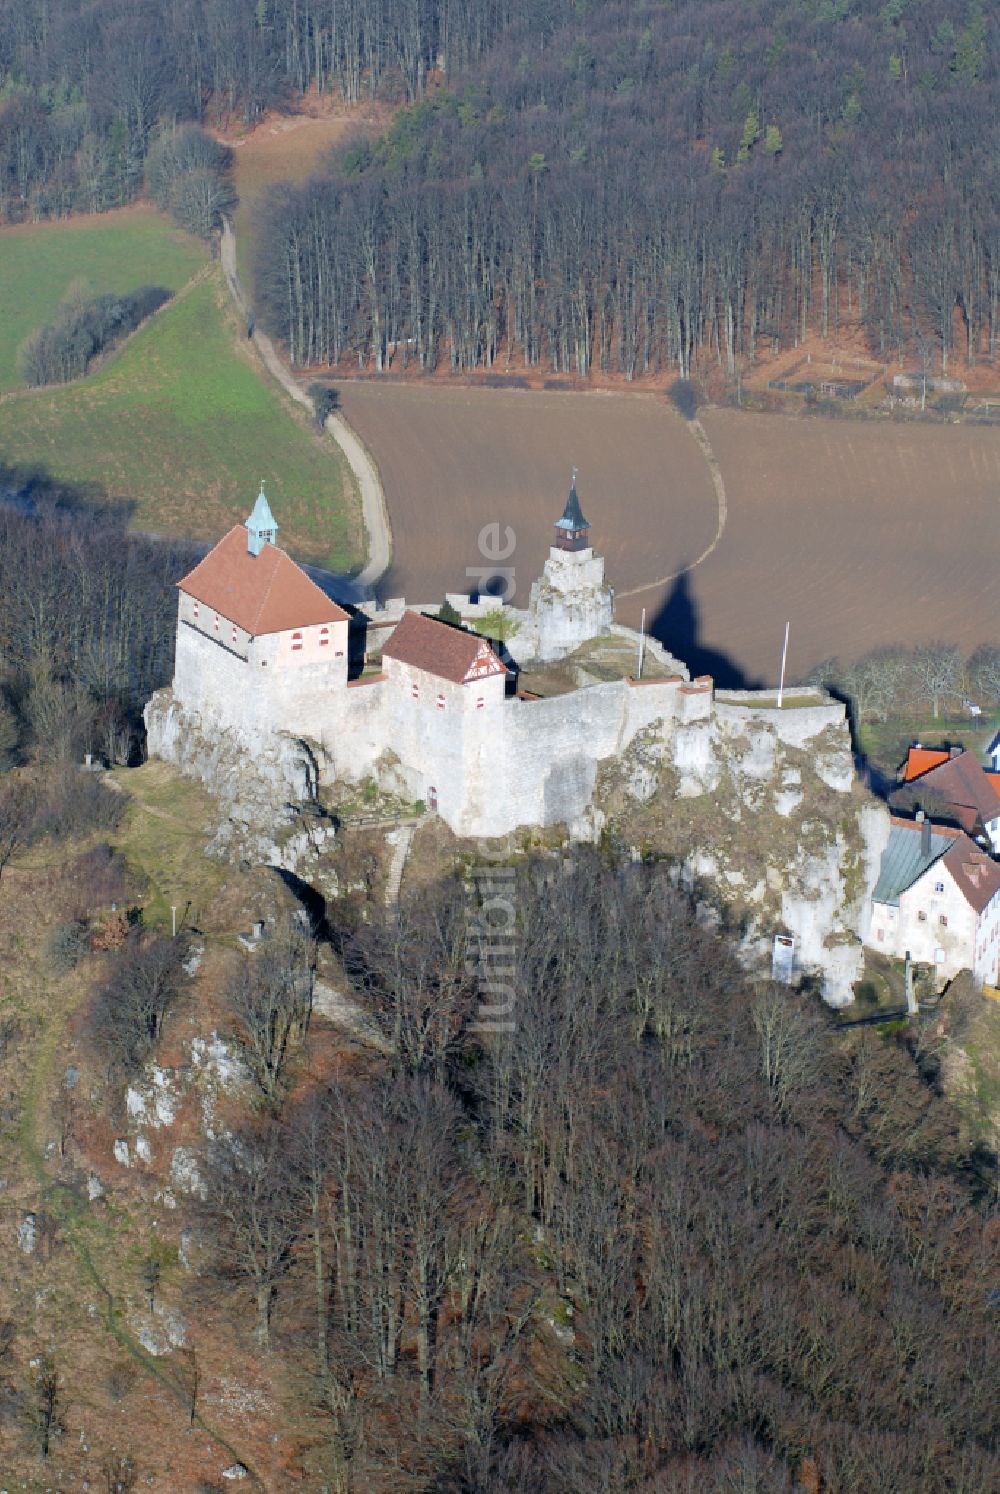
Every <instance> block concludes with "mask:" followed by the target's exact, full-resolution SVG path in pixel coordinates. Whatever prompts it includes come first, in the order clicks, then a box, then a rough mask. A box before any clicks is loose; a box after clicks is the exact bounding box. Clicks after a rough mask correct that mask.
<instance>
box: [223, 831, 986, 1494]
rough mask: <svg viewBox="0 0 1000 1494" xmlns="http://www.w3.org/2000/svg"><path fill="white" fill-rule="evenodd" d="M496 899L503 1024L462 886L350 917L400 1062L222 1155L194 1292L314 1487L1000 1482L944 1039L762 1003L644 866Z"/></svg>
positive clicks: (297, 1098)
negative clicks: (209, 1294) (259, 1382)
mask: <svg viewBox="0 0 1000 1494" xmlns="http://www.w3.org/2000/svg"><path fill="white" fill-rule="evenodd" d="M505 895H509V897H510V900H511V905H512V907H514V908H516V911H517V926H516V935H514V936H513V937H512V939H511V946H512V952H511V953H510V954H509V955H508V956H505V960H504V963H505V964H508V965H509V966H510V968H511V969H512V972H513V977H512V998H513V1007H512V1014H513V1016H514V1017H515V1019H516V1020H515V1022H514V1023H513V1031H511V1032H509V1033H501V1034H497V1033H494V1034H490V1035H486V1036H484V1035H482V1034H481V1033H478V1032H477V1029H476V1025H475V1023H476V1017H477V989H478V979H479V977H480V976H481V975H482V970H483V963H484V962H485V968H486V969H487V970H488V969H489V959H490V951H489V948H488V947H487V945H484V946H483V948H482V950H480V952H479V956H478V957H477V954H476V950H475V948H474V947H473V949H472V954H471V958H470V957H469V946H468V944H467V934H468V930H469V928H470V920H472V921H473V923H474V921H475V918H476V913H477V910H476V907H475V906H473V907H471V908H470V902H469V899H470V891H469V889H468V887H466V886H465V885H464V884H463V883H462V881H460V880H457V879H456V880H455V881H453V882H451V883H445V884H444V885H440V884H439V885H436V886H434V887H433V888H431V889H430V890H427V891H425V892H424V893H423V894H421V895H419V896H417V897H415V898H413V899H411V900H410V901H409V902H408V903H406V904H404V905H403V906H402V908H401V909H400V910H399V911H398V913H393V914H390V915H386V916H384V917H382V918H381V919H379V920H378V921H376V922H374V923H372V922H361V923H358V924H357V925H356V926H352V925H350V924H347V925H345V926H339V927H338V926H336V925H335V926H334V927H333V929H332V930H331V931H329V932H330V933H331V935H332V937H333V939H334V941H335V943H336V944H337V945H338V947H339V948H340V951H341V954H342V958H343V960H344V964H345V968H346V970H347V971H348V972H349V975H350V980H351V982H352V984H353V986H354V989H355V991H356V992H358V993H359V994H361V995H363V998H364V1000H365V1002H366V1007H367V1009H369V1010H372V1011H374V1012H375V1013H376V1014H377V1020H378V1021H379V1023H380V1025H381V1027H382V1031H383V1033H384V1036H385V1038H386V1039H387V1041H388V1042H389V1044H390V1045H391V1047H392V1049H393V1054H394V1056H393V1057H392V1058H391V1059H389V1060H388V1061H387V1063H386V1064H385V1065H384V1066H383V1065H367V1066H365V1070H364V1071H363V1072H358V1071H354V1072H351V1070H350V1068H348V1067H345V1068H344V1069H343V1070H342V1071H341V1072H340V1073H339V1074H338V1076H337V1078H336V1080H335V1081H334V1082H333V1083H332V1084H330V1083H321V1084H319V1085H318V1086H315V1085H314V1086H311V1087H310V1086H309V1085H308V1084H306V1085H303V1084H302V1083H301V1082H298V1083H296V1084H295V1085H294V1087H293V1090H292V1093H291V1094H289V1095H288V1096H287V1097H286V1098H285V1099H284V1100H283V1101H280V1100H279V1099H278V1098H277V1097H276V1095H275V1093H274V1092H273V1091H268V1092H267V1093H265V1094H262V1095H261V1097H260V1105H259V1108H258V1110H257V1113H256V1115H248V1116H247V1117H246V1119H245V1122H244V1124H243V1125H242V1126H241V1128H240V1129H239V1130H238V1132H237V1133H236V1134H235V1135H233V1136H230V1137H229V1138H227V1139H223V1140H221V1141H220V1142H218V1143H217V1144H215V1145H210V1146H209V1147H208V1150H207V1153H206V1161H205V1164H204V1166H205V1178H206V1184H207V1197H206V1200H205V1204H204V1209H203V1224H204V1226H205V1228H206V1230H207V1233H208V1239H209V1240H210V1242H211V1243H210V1246H209V1250H208V1260H209V1262H210V1265H209V1268H208V1269H209V1277H210V1278H211V1276H212V1274H213V1273H214V1276H215V1279H216V1280H217V1281H218V1282H220V1283H223V1284H225V1286H226V1287H227V1289H229V1290H232V1291H233V1292H234V1293H235V1296H234V1297H233V1299H232V1301H233V1304H236V1303H241V1304H242V1308H241V1309H240V1310H241V1311H242V1313H243V1317H244V1322H245V1325H246V1331H247V1333H248V1334H250V1333H253V1334H255V1335H256V1339H257V1342H258V1344H259V1345H261V1346H262V1347H266V1348H267V1349H268V1350H269V1351H270V1352H271V1353H272V1354H273V1355H275V1356H277V1358H278V1360H279V1362H280V1364H281V1365H282V1368H283V1371H284V1372H285V1373H286V1374H288V1375H289V1376H290V1377H291V1381H292V1383H300V1384H301V1387H302V1390H301V1395H302V1397H303V1398H304V1401H305V1402H308V1403H309V1404H311V1405H312V1406H314V1407H315V1408H317V1410H316V1416H317V1420H316V1421H315V1422H314V1430H313V1437H314V1438H315V1442H314V1446H313V1451H312V1457H313V1459H314V1462H313V1463H312V1465H311V1466H313V1467H315V1469H316V1470H317V1476H318V1471H319V1470H320V1469H322V1473H323V1476H324V1478H325V1479H326V1480H327V1482H325V1483H324V1484H323V1485H322V1486H323V1487H325V1488H329V1489H336V1490H353V1489H357V1490H362V1489H363V1490H366V1491H373V1494H374V1491H378V1490H386V1491H388V1490H390V1489H391V1490H394V1491H400V1490H414V1491H415V1490H435V1491H439V1494H444V1491H446V1490H453V1491H456V1494H458V1491H473V1490H476V1491H496V1494H499V1491H500V1490H508V1491H509V1490H519V1491H523V1494H542V1491H551V1494H556V1491H559V1494H578V1491H580V1490H583V1489H587V1490H602V1489H603V1490H625V1489H635V1490H650V1491H651V1490H654V1489H655V1490H662V1491H668V1490H671V1491H672V1490H677V1491H679V1490H681V1489H683V1490H685V1491H689V1494H692V1491H699V1494H700V1491H705V1494H708V1491H710V1490H711V1491H718V1490H723V1489H744V1490H765V1489H766V1490H769V1491H772V1490H773V1491H777V1490H789V1491H791V1490H792V1488H793V1487H794V1488H799V1489H823V1490H828V1491H833V1490H843V1491H848V1490H858V1489H873V1490H874V1489H878V1490H885V1491H888V1490H898V1491H900V1494H903V1491H906V1494H918V1491H927V1494H931V1491H933V1494H940V1491H943V1490H946V1489H955V1490H958V1489H966V1490H972V1489H976V1490H979V1489H982V1490H985V1489H987V1488H990V1487H993V1486H994V1485H995V1483H996V1481H997V1480H998V1478H1000V1464H998V1463H997V1461H996V1452H995V1441H994V1439H995V1434H996V1404H995V1398H994V1396H993V1393H992V1386H993V1384H994V1371H993V1367H992V1365H993V1360H992V1355H993V1351H994V1344H995V1339H994V1324H993V1321H992V1318H993V1314H994V1311H995V1309H994V1308H992V1307H991V1305H990V1292H991V1290H992V1288H993V1283H994V1279H995V1271H994V1266H993V1254H994V1248H995V1247H994V1245H993V1244H991V1241H992V1240H993V1237H994V1233H995V1222H991V1219H990V1215H989V1210H988V1207H987V1206H986V1205H985V1204H984V1203H983V1202H982V1201H981V1200H982V1194H981V1192H980V1190H981V1189H982V1188H983V1187H984V1183H985V1185H986V1186H987V1187H988V1179H985V1180H984V1179H983V1178H981V1177H977V1173H976V1171H975V1169H973V1168H970V1166H969V1156H968V1153H967V1151H966V1149H965V1147H964V1146H963V1144H962V1142H961V1141H960V1139H959V1132H958V1129H957V1127H956V1118H955V1114H954V1112H953V1111H952V1110H951V1109H950V1107H949V1106H948V1104H947V1103H946V1102H945V1101H944V1100H942V1099H941V1098H940V1096H939V1095H938V1094H937V1092H936V1080H935V1075H936V1065H937V1061H938V1055H937V1054H936V1052H935V1050H934V1047H933V1044H932V1043H931V1044H930V1045H928V1044H927V1042H926V1041H917V1042H916V1043H908V1042H899V1043H897V1042H895V1041H893V1040H891V1039H890V1040H886V1038H885V1037H883V1036H880V1035H876V1034H874V1033H872V1032H870V1031H869V1032H866V1033H865V1034H864V1035H861V1036H858V1037H856V1038H852V1039H849V1040H845V1039H844V1038H843V1037H842V1036H837V1035H835V1034H834V1032H833V1031H832V1029H831V1025H830V1019H829V1017H828V1016H827V1015H823V1014H821V1012H820V1011H819V1010H818V1009H816V1008H813V1007H812V1006H811V1005H810V1003H809V1002H808V1001H807V1000H805V999H804V998H803V997H802V995H799V994H792V993H788V992H785V991H783V990H781V989H779V988H776V987H773V986H771V985H770V984H768V983H756V984H750V983H748V982H747V980H746V978H745V977H744V976H743V975H742V974H741V972H740V971H739V969H738V967H737V966H736V964H735V962H734V961H733V959H732V957H731V955H730V954H729V952H728V951H727V948H726V946H725V945H724V944H723V943H722V942H720V941H719V939H718V938H717V937H716V936H715V935H714V934H712V933H708V932H706V931H705V930H704V929H702V928H700V927H699V926H698V924H697V923H696V921H695V920H694V918H693V916H692V914H691V912H690V910H689V907H688V905H687V902H686V900H685V899H683V898H681V897H680V896H679V895H678V894H677V893H675V892H674V891H673V890H672V889H671V888H670V885H669V881H668V879H667V878H665V877H664V876H663V875H662V874H658V873H655V872H652V871H650V869H648V868H642V867H630V868H626V869H621V868H615V867H614V866H613V865H611V864H608V863H607V862H604V861H602V859H601V858H599V857H597V856H595V855H582V856H577V857H576V858H575V859H574V860H573V861H572V862H571V863H569V864H568V865H563V863H562V862H561V861H556V862H546V861H544V860H543V861H540V862H538V863H536V864H534V865H533V866H530V867H528V868H526V869H523V870H522V872H521V873H520V874H519V875H518V878H517V880H516V882H511V883H510V884H509V886H508V887H507V888H506V889H505ZM472 896H473V900H474V894H472ZM342 912H343V910H340V913H341V914H342ZM336 916H338V915H336V914H335V917H336ZM494 955H495V951H494ZM296 958H297V959H298V960H301V956H297V957H296ZM279 963H280V962H279ZM276 974H277V967H276V966H269V967H267V968H264V967H259V968H258V967H256V966H255V965H254V964H253V963H252V962H251V965H250V966H249V967H248V970H247V972H246V974H245V977H244V978H242V979H241V982H240V984H239V986H238V988H237V989H235V990H234V993H233V999H234V1001H235V1008H234V1010H236V1011H237V1012H238V1015H237V1017H236V1021H237V1026H238V1028H239V1029H240V1030H241V1031H243V1032H244V1034H245V1033H246V1030H247V1019H246V1015H245V1014H246V1009H247V1005H248V1002H247V993H248V985H247V983H248V982H249V983H250V984H251V985H252V984H253V982H254V981H259V982H260V983H261V986H262V990H266V991H267V992H268V993H269V994H268V999H267V1001H265V1002H264V1004H265V1005H269V1004H270V1000H271V999H272V998H273V994H274V991H275V990H277V989H278V988H279V987H280V986H281V984H282V982H281V980H279V981H278V984H277V986H276V985H275V976H276ZM258 1004H259V1003H258ZM288 1063H289V1065H290V1067H289V1074H290V1075H291V1077H292V1078H293V1079H294V1077H295V1073H296V1063H297V1059H296V1055H295V1047H294V1045H293V1048H292V1049H291V1050H289V1053H288ZM977 1199H978V1200H980V1201H977ZM932 1450H933V1451H932Z"/></svg>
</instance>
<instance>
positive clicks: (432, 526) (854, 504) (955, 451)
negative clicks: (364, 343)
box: [339, 382, 1000, 683]
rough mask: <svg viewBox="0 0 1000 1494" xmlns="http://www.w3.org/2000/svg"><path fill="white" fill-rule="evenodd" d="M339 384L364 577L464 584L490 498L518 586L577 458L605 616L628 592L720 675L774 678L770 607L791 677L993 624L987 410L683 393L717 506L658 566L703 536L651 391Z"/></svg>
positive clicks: (690, 460) (418, 586)
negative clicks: (367, 525)
mask: <svg viewBox="0 0 1000 1494" xmlns="http://www.w3.org/2000/svg"><path fill="white" fill-rule="evenodd" d="M339 388H340V394H341V402H342V407H343V410H344V413H345V415H346V416H347V418H348V420H349V421H350V422H351V424H352V425H353V426H354V427H355V429H356V430H357V431H358V432H359V434H360V435H361V436H362V438H363V439H364V441H365V442H366V444H367V445H368V447H369V449H370V450H371V451H372V453H373V455H374V457H375V459H376V461H377V462H378V465H379V469H380V471H381V474H382V480H383V483H384V485H385V490H386V497H387V501H388V506H389V514H390V517H391V520H392V530H393V553H394V565H393V569H392V571H391V572H390V573H389V575H388V576H387V577H386V581H385V584H384V585H383V587H382V588H381V589H382V590H383V592H386V593H392V594H394V595H405V596H407V597H409V598H411V599H412V600H414V601H428V602H429V601H434V600H436V599H438V598H439V597H441V596H443V594H444V592H445V591H446V590H447V591H460V590H462V589H463V588H464V586H465V585H466V567H467V566H475V565H477V564H479V563H480V562H479V557H478V555H477V548H476V542H477V535H478V533H479V530H480V528H481V527H482V526H483V525H484V524H487V523H489V522H490V521H491V520H499V521H500V522H501V523H503V524H509V525H510V526H511V528H512V529H513V530H514V531H515V534H516V536H517V546H516V549H515V552H514V555H513V557H512V559H511V561H509V562H507V563H508V564H513V565H514V567H515V569H516V578H517V582H518V592H517V598H516V600H517V602H518V603H519V604H520V605H524V604H525V603H526V600H527V590H528V586H529V585H530V582H531V581H532V580H533V579H534V578H535V576H536V575H538V573H539V571H540V570H541V566H542V562H543V561H544V559H545V555H546V553H547V546H548V543H549V538H550V535H551V528H550V525H551V523H552V521H553V520H554V519H555V518H556V517H558V514H559V512H560V509H561V505H562V502H563V500H564V497H565V492H566V487H567V483H568V478H569V472H570V469H571V467H572V466H573V465H574V464H575V465H576V466H578V467H579V469H580V478H579V490H580V497H581V501H582V503H583V507H584V512H585V513H586V514H587V516H588V518H589V519H590V521H591V523H592V525H593V539H594V543H595V546H596V547H597V548H598V550H599V551H600V552H601V553H603V554H604V555H605V557H606V560H607V573H608V577H609V579H610V580H611V582H612V584H613V585H614V586H615V589H616V591H618V593H619V594H620V595H619V605H618V616H619V618H620V619H621V620H622V621H626V622H633V623H638V620H639V613H640V608H641V607H643V606H645V607H646V609H647V619H648V621H649V622H650V623H651V624H652V626H653V627H654V630H655V631H656V633H657V635H658V636H660V637H661V638H662V639H663V641H664V642H665V643H666V644H667V645H668V647H673V648H674V650H675V652H676V653H678V654H679V655H680V656H681V657H682V658H685V659H687V660H688V662H689V663H691V664H693V665H694V667H695V669H696V670H702V669H707V670H708V671H709V672H711V673H713V674H714V675H715V676H716V678H717V679H719V680H720V681H722V682H728V683H736V682H738V681H739V680H740V679H741V678H745V679H748V680H751V681H757V680H759V681H762V682H764V683H773V682H774V681H775V678H776V674H777V669H778V665H779V662H780V652H781V640H782V634H783V631H784V625H785V622H786V620H787V621H790V623H791V646H790V652H789V671H790V675H791V677H795V676H796V675H802V674H804V673H805V672H806V671H807V670H808V669H809V668H810V666H811V665H813V664H814V663H816V662H817V661H818V660H820V659H822V658H825V657H827V656H828V655H831V654H840V655H841V656H843V657H851V656H855V655H857V654H860V653H863V652H864V651H865V650H867V649H869V648H873V647H876V646H877V645H879V644H885V643H892V642H896V641H898V640H905V641H917V640H926V639H932V638H945V639H947V640H949V641H951V642H955V643H957V644H959V645H961V646H962V647H963V648H966V649H971V648H973V647H975V645H976V644H977V643H980V642H983V641H990V640H992V641H1000V573H998V555H1000V430H994V429H990V428H985V429H984V428H970V427H968V426H937V425H935V426H931V425H905V426H903V425H890V424H884V423H877V424H876V423H874V422H872V423H871V424H867V423H864V422H861V421H844V422H839V423H838V422H832V421H827V420H822V419H795V418H791V417H785V416H780V415H774V416H770V415H745V414H741V413H740V412H738V411H731V410H721V409H720V410H706V411H703V412H702V415H701V420H702V424H703V426H704V428H705V430H706V431H707V433H708V436H709V438H710V440H711V443H712V446H713V448H714V451H715V455H716V458H717V459H718V462H719V466H720V468H721V472H722V476H723V479H724V482H725V488H726V496H727V502H728V517H727V522H726V527H725V530H724V533H723V535H722V537H721V539H720V541H719V544H718V545H717V547H716V548H715V549H714V551H713V552H712V553H711V554H710V555H709V556H708V557H707V558H706V559H705V560H704V561H702V563H701V564H699V565H697V566H696V567H695V568H694V569H693V570H692V571H690V572H689V573H688V574H687V575H686V576H684V577H681V578H680V579H675V580H673V581H668V582H666V583H663V582H662V580H661V578H664V577H669V576H671V575H672V573H674V572H677V571H680V570H681V569H682V568H683V567H685V566H687V565H690V564H691V562H692V561H693V560H695V559H696V557H697V556H699V555H701V554H702V552H703V551H704V550H705V549H706V547H707V546H709V545H710V544H711V541H712V538H713V536H714V534H715V531H716V524H717V519H718V507H717V503H716V496H715V492H714V490H713V486H712V482H711V478H710V475H709V471H708V467H707V465H706V462H705V459H704V457H703V456H702V454H701V452H700V450H699V448H698V446H697V444H696V442H695V441H694V439H693V437H692V436H691V435H690V433H689V432H688V431H687V429H686V428H685V427H684V425H683V423H682V422H681V421H680V420H679V419H678V418H677V416H676V415H674V413H673V412H672V410H671V409H670V408H669V407H668V406H667V404H666V402H665V401H664V400H663V398H662V397H659V398H658V397H656V396H653V395H648V396H647V395H616V394H596V393H595V394H576V393H537V392H529V391H510V390H494V389H489V390H482V389H464V388H442V387H440V386H437V387H421V386H415V385H386V384H375V383H368V382H357V383H350V382H345V383H341V384H340V386H339ZM656 583H659V584H656ZM639 587H645V588H646V589H645V590H643V591H640V592H636V591H635V588H639ZM625 592H629V593H632V594H631V595H628V596H622V595H621V594H622V593H625Z"/></svg>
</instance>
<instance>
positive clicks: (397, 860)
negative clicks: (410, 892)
mask: <svg viewBox="0 0 1000 1494" xmlns="http://www.w3.org/2000/svg"><path fill="white" fill-rule="evenodd" d="M415 829H416V824H415V823H410V824H407V825H399V826H397V828H396V829H395V830H390V831H389V834H388V835H387V836H386V841H387V843H388V844H389V845H391V846H392V860H391V861H390V862H389V878H388V881H387V882H386V885H385V905H386V907H387V908H394V907H395V906H396V904H397V903H398V902H399V891H400V888H401V887H402V885H403V872H404V870H405V868H406V858H407V856H408V855H409V853H410V842H411V841H412V839H413V832H414V830H415Z"/></svg>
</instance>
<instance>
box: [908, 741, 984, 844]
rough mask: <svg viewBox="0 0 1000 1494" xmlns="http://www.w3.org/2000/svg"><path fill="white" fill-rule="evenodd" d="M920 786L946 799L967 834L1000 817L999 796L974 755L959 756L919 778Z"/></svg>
mask: <svg viewBox="0 0 1000 1494" xmlns="http://www.w3.org/2000/svg"><path fill="white" fill-rule="evenodd" d="M920 782H921V784H923V785H924V786H925V787H927V788H929V789H931V790H932V791H933V792H934V793H935V794H939V795H940V797H941V798H942V799H946V800H947V801H948V803H949V804H950V805H951V806H952V807H953V809H954V810H955V816H956V818H957V819H958V821H959V823H960V824H961V825H962V826H964V828H965V829H966V830H972V829H974V828H975V826H976V823H977V821H980V820H981V821H982V822H983V823H984V824H985V823H986V822H987V820H995V819H997V817H998V816H1000V794H998V793H997V790H996V788H995V787H994V786H993V784H992V783H991V782H990V781H989V779H988V778H987V776H986V773H985V771H984V770H983V768H982V766H981V764H980V762H979V759H978V758H977V757H976V756H975V754H974V753H972V752H960V753H959V754H958V756H957V757H950V756H949V757H947V758H946V759H945V760H944V762H941V763H938V765H937V766H936V767H933V768H930V769H929V770H928V771H927V772H925V773H921V774H920Z"/></svg>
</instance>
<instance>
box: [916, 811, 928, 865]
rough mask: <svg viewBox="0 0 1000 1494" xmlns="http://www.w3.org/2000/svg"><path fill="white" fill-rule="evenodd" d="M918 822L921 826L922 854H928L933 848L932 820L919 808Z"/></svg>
mask: <svg viewBox="0 0 1000 1494" xmlns="http://www.w3.org/2000/svg"><path fill="white" fill-rule="evenodd" d="M917 824H918V825H919V826H920V854H921V856H926V855H927V853H928V852H929V851H930V848H931V822H930V820H929V819H928V818H927V816H926V814H925V813H924V811H923V810H922V809H918V810H917Z"/></svg>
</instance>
